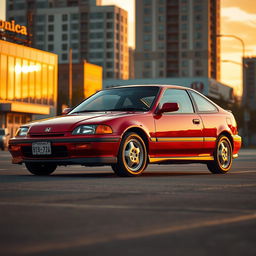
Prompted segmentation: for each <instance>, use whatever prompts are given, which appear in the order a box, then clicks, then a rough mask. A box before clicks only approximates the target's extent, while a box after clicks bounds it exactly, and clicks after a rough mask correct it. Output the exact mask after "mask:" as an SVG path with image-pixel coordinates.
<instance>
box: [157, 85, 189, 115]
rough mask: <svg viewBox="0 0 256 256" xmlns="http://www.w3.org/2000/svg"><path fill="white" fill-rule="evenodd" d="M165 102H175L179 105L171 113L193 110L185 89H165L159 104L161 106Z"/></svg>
mask: <svg viewBox="0 0 256 256" xmlns="http://www.w3.org/2000/svg"><path fill="white" fill-rule="evenodd" d="M167 102H169V103H171V102H175V103H178V105H179V110H178V111H175V112H172V113H193V112H194V110H193V106H192V103H191V100H190V98H189V96H188V94H187V92H186V91H185V90H178V89H167V90H166V91H165V92H164V95H163V96H162V98H161V100H160V105H161V106H162V105H163V104H164V103H167Z"/></svg>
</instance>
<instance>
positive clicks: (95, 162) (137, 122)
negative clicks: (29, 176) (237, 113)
mask: <svg viewBox="0 0 256 256" xmlns="http://www.w3.org/2000/svg"><path fill="white" fill-rule="evenodd" d="M240 147H241V137H240V136H239V135H238V131H237V124H236V121H235V118H234V116H233V115H232V113H230V112H228V111H226V110H224V109H222V108H221V107H219V106H218V105H216V104H215V103H214V102H212V101H210V100H209V99H208V98H206V97H205V96H203V95H202V94H200V93H198V92H197V91H195V90H192V89H189V88H185V87H180V86H165V85H150V86H148V85H145V86H141V85H139V86H123V87H117V88H112V89H107V90H102V91H100V92H97V93H96V94H94V95H92V96H91V97H90V98H88V99H86V100H84V101H83V102H82V103H81V104H79V105H78V106H76V107H75V108H73V109H72V110H70V112H68V113H67V114H66V115H64V116H59V117H55V118H50V119H46V120H40V121H37V122H33V123H29V124H26V125H23V126H21V127H20V129H19V130H18V131H17V134H16V136H15V138H12V139H11V140H10V143H9V151H10V152H11V154H12V156H13V163H15V164H21V163H25V165H26V167H27V169H28V170H29V171H30V172H31V173H33V174H36V175H49V174H51V173H52V172H53V171H54V170H55V169H56V167H57V166H58V165H72V164H79V165H84V166H101V165H110V166H111V167H112V169H113V171H114V172H115V173H116V174H117V175H120V176H137V175H140V174H141V173H142V172H143V171H144V170H145V169H146V167H147V165H148V164H149V163H152V164H171V163H205V164H206V165H207V167H208V169H209V170H210V171H211V172H212V173H226V172H227V171H228V170H230V168H231V165H232V160H233V158H235V157H237V156H238V151H239V149H240Z"/></svg>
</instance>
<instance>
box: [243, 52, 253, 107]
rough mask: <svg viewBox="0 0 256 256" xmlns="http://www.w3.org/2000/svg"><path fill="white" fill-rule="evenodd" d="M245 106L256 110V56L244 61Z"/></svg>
mask: <svg viewBox="0 0 256 256" xmlns="http://www.w3.org/2000/svg"><path fill="white" fill-rule="evenodd" d="M242 102H243V105H244V106H246V107H247V108H248V109H250V110H256V56H255V57H246V58H244V59H243V98H242Z"/></svg>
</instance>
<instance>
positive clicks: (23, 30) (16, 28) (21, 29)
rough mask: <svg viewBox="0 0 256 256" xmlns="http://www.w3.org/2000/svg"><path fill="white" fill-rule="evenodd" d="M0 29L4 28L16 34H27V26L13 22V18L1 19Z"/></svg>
mask: <svg viewBox="0 0 256 256" xmlns="http://www.w3.org/2000/svg"><path fill="white" fill-rule="evenodd" d="M0 29H5V30H8V31H11V32H14V33H17V34H22V35H25V36H26V35H27V34H28V32H27V27H26V26H21V25H19V24H16V23H15V20H12V21H3V20H0Z"/></svg>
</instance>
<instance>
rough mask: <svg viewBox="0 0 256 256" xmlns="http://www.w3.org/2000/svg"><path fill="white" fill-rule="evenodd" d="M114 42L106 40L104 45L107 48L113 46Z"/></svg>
mask: <svg viewBox="0 0 256 256" xmlns="http://www.w3.org/2000/svg"><path fill="white" fill-rule="evenodd" d="M113 46H114V44H113V42H107V43H106V47H107V48H108V49H109V48H113Z"/></svg>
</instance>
